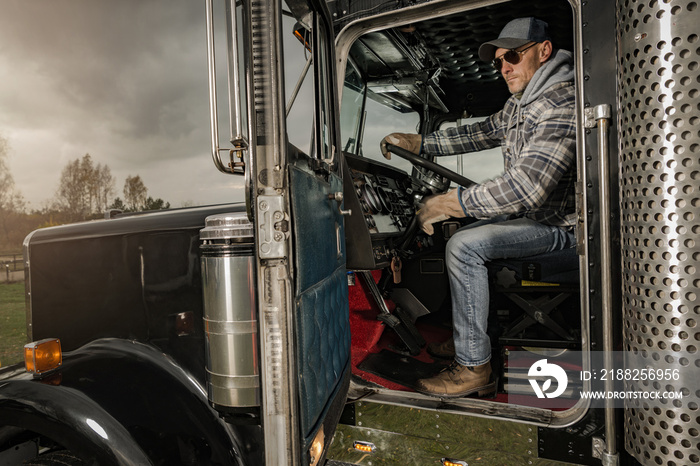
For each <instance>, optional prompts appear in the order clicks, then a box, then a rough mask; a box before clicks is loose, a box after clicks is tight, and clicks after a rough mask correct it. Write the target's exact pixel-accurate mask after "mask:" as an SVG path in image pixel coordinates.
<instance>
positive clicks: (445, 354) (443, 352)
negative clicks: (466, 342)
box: [428, 337, 455, 359]
mask: <svg viewBox="0 0 700 466" xmlns="http://www.w3.org/2000/svg"><path fill="white" fill-rule="evenodd" d="M428 354H430V355H432V356H435V357H437V358H445V359H454V357H455V341H454V339H453V338H452V337H450V338H449V339H447V340H445V341H443V342H442V343H430V344H429V345H428Z"/></svg>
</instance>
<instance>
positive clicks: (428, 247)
mask: <svg viewBox="0 0 700 466" xmlns="http://www.w3.org/2000/svg"><path fill="white" fill-rule="evenodd" d="M693 5H695V3H694V2H678V1H675V0H670V1H666V2H628V1H623V0H620V1H618V2H617V3H614V2H608V1H604V0H588V1H585V2H580V1H576V0H571V1H567V0H542V1H537V2H522V1H500V0H499V1H496V0H478V1H477V0H433V1H416V2H398V3H386V2H371V1H369V2H346V1H332V2H327V3H326V2H321V1H319V0H308V1H305V0H287V1H286V2H269V1H262V0H247V1H243V2H239V3H238V4H237V3H236V2H233V1H229V0H226V1H224V2H221V3H214V0H206V1H205V2H203V6H202V7H203V8H205V9H206V12H207V40H206V43H203V53H205V51H206V53H207V57H208V72H209V83H210V108H211V119H210V122H209V124H210V128H211V159H212V161H213V165H214V167H212V169H217V170H219V171H220V172H222V175H221V176H238V177H240V178H239V179H240V181H241V184H243V185H244V189H245V193H246V198H245V202H243V203H232V204H221V205H215V206H205V207H195V208H185V209H172V210H168V211H163V212H152V213H143V214H134V215H126V214H125V215H117V216H115V217H114V218H110V219H106V220H101V221H93V222H86V223H79V224H72V225H65V226H60V227H54V228H48V229H41V230H37V231H35V232H33V233H31V234H30V235H29V236H28V237H27V239H26V240H25V245H24V253H25V257H24V258H25V262H26V282H25V283H26V290H27V330H28V332H27V333H28V337H29V340H30V343H29V344H28V345H27V347H25V355H26V357H27V361H26V365H17V366H10V367H5V368H0V463H3V464H35V465H39V464H54V463H53V462H54V461H58V460H60V461H65V462H67V464H105V465H107V464H120V465H132V464H237V465H253V464H255V465H258V464H265V465H311V466H315V465H322V464H328V465H346V464H378V463H379V462H381V461H385V462H386V464H471V463H472V462H474V461H476V460H477V458H482V457H484V455H486V456H487V457H489V458H492V459H493V460H494V461H496V462H497V461H500V462H501V463H505V464H508V463H510V464H558V463H556V462H560V463H573V464H591V465H593V464H605V465H612V464H634V462H639V463H641V464H669V465H670V464H681V463H682V464H698V463H700V459H699V458H698V456H697V432H698V425H697V424H698V418H697V412H696V410H697V406H698V404H697V399H696V397H697V393H696V389H695V388H693V387H695V386H696V385H694V383H695V382H697V379H698V371H697V370H696V368H697V354H696V352H695V349H696V346H697V337H698V334H697V332H696V330H695V325H696V324H695V321H696V319H694V318H693V317H692V316H693V315H694V314H697V312H698V307H697V304H695V296H696V294H697V287H698V282H697V279H695V278H694V277H695V270H696V262H697V259H698V245H697V242H696V241H695V240H694V239H693V238H694V235H695V234H696V233H697V219H698V215H697V212H696V211H697V189H696V187H695V185H694V184H693V183H694V181H695V180H696V179H697V173H698V170H697V166H698V163H699V161H698V157H697V152H698V147H700V146H699V145H698V143H697V140H698V138H699V137H700V136H699V135H700V133H699V132H698V131H697V128H696V125H697V123H698V119H697V117H696V116H695V115H696V114H697V108H695V104H694V103H693V102H694V100H693V99H694V98H696V97H697V80H696V79H695V78H696V76H695V75H694V74H693V70H695V68H696V67H697V57H698V49H697V44H696V42H697V35H696V34H695V33H694V32H693V31H692V25H693V24H695V22H694V19H697V10H696V6H693ZM521 16H537V17H539V18H541V19H543V20H545V21H547V22H548V23H549V24H550V28H551V34H552V40H553V42H554V44H555V46H556V47H560V48H564V49H567V50H570V51H572V52H573V54H574V57H575V68H576V69H575V80H576V87H577V97H576V117H577V141H576V145H577V156H576V167H575V170H576V178H577V209H578V213H577V220H578V223H577V225H576V227H575V230H576V237H577V245H576V247H574V248H570V249H569V250H566V251H563V252H561V253H560V254H555V255H551V256H547V257H544V256H543V257H538V256H535V257H529V258H525V259H523V260H518V261H499V262H495V263H492V264H490V266H489V268H490V283H489V287H490V292H491V304H490V321H489V333H490V335H491V337H492V338H491V340H492V343H493V355H494V358H493V360H492V367H493V370H494V372H495V373H496V374H498V376H499V380H500V382H499V384H498V389H497V392H496V393H495V394H493V395H492V396H490V397H488V398H473V397H469V398H458V399H449V400H447V399H441V398H437V397H431V396H426V395H422V394H420V393H417V392H416V391H415V389H414V384H415V381H416V380H417V379H418V378H422V377H425V376H429V375H432V374H434V373H436V372H437V371H439V370H441V369H442V368H443V367H445V366H446V365H447V364H448V363H449V360H444V359H441V358H436V357H434V356H432V355H430V354H428V353H427V351H426V347H427V344H429V343H431V342H438V341H442V340H444V339H446V338H448V337H449V336H450V334H451V328H450V325H451V324H450V319H451V313H452V310H451V309H450V300H449V293H450V290H449V284H448V281H447V275H446V270H445V262H444V248H445V244H446V242H447V241H448V240H449V238H450V237H451V235H452V234H454V232H455V231H456V230H457V229H459V228H461V227H462V226H464V225H466V224H468V222H469V220H466V221H462V220H454V219H449V220H446V221H444V222H442V223H441V224H439V225H437V227H436V233H435V234H434V235H430V236H429V235H426V234H424V233H422V232H420V231H419V230H418V229H417V225H416V221H415V214H416V210H417V209H418V206H419V205H420V203H421V200H422V199H423V198H424V197H425V196H429V195H432V194H437V193H442V192H446V191H447V190H449V189H453V188H455V187H456V186H466V185H468V184H470V183H473V182H477V183H478V182H481V181H483V180H486V179H489V178H492V177H495V176H498V174H499V173H500V172H501V171H502V169H503V167H502V156H501V155H500V154H499V153H498V151H497V152H496V153H493V152H489V153H476V154H469V155H463V156H455V157H452V158H442V159H438V160H433V159H430V158H425V157H421V156H419V155H416V154H410V153H408V154H397V153H396V152H394V154H395V156H394V157H393V158H392V159H391V160H390V161H389V160H386V159H384V158H383V157H382V155H381V152H380V150H379V141H380V140H381V138H383V137H384V136H385V135H387V134H389V133H392V132H415V133H421V134H427V133H429V132H431V131H434V130H436V129H440V128H445V127H447V126H450V125H461V124H465V123H467V122H473V121H478V120H480V119H483V118H485V117H487V116H488V115H490V114H492V113H494V112H496V111H498V110H499V109H500V108H502V106H503V104H504V102H505V100H506V99H507V98H508V96H509V93H508V90H507V87H506V86H505V84H504V83H503V82H502V78H501V77H500V75H499V73H498V72H497V71H496V70H495V69H494V68H493V67H492V66H491V65H490V64H488V63H484V62H481V61H480V60H479V59H478V57H477V49H478V46H479V45H480V44H481V43H482V42H484V41H486V40H489V39H492V38H495V37H497V35H498V33H499V31H500V30H501V28H502V27H503V25H504V24H505V23H507V22H508V21H509V20H510V19H513V18H516V17H521ZM669 18H671V19H672V21H671V20H670V19H669ZM221 19H223V20H224V21H221ZM222 24H223V31H220V30H218V29H217V27H218V26H217V25H222ZM285 34H286V35H285ZM292 34H293V35H294V36H296V38H297V39H298V40H297V39H294V38H293V35H292ZM222 37H223V39H222ZM221 44H225V47H224V48H223V50H222V48H221ZM217 47H218V48H217ZM293 60H296V62H295V65H297V66H296V67H297V68H298V69H300V70H301V73H300V74H301V76H298V75H295V74H292V73H291V72H290V69H291V67H290V66H289V65H290V64H291V63H292V61H293ZM223 63H225V64H226V66H222V64H223ZM301 63H304V64H303V66H299V65H301ZM222 79H226V80H227V82H228V88H227V90H226V91H224V90H223V89H222V88H221V87H220V86H219V81H221V80H222ZM293 82H296V83H297V84H296V85H295V86H294V87H293V88H292V87H291V86H289V84H290V83H293ZM285 83H286V84H287V85H285ZM290 89H293V90H292V91H291V92H290V91H289V90H290ZM222 106H228V107H229V112H228V117H227V118H226V117H223V116H222V115H223V114H224V113H226V112H224V111H221V110H220V107H222ZM226 119H228V120H229V127H228V128H227V130H228V131H227V132H228V134H226V135H224V134H223V133H224V132H225V131H224V130H222V129H221V130H220V127H219V122H220V121H223V120H226ZM298 128H305V130H304V131H301V130H299V129H298ZM202 163H210V162H209V161H202ZM652 172H653V173H652ZM193 183H196V180H193ZM58 264H62V265H63V267H61V268H59V267H58V266H57V265H58ZM65 264H69V269H68V270H66V268H65ZM616 352H617V353H625V352H627V353H634V354H635V355H638V354H639V355H641V357H642V358H644V364H647V365H648V368H652V367H657V366H658V364H659V358H661V359H665V358H667V357H668V358H670V359H667V360H666V363H668V364H669V365H670V366H669V368H670V370H675V369H678V372H677V373H678V378H676V379H673V380H667V381H666V385H665V388H666V389H668V390H671V389H673V390H677V391H679V392H683V393H686V392H687V397H686V398H685V399H684V400H675V401H674V402H672V403H668V404H665V405H663V406H661V407H660V406H659V405H655V404H648V403H647V404H645V403H643V402H636V401H629V402H626V403H625V405H624V407H620V406H615V405H614V404H613V403H612V402H607V401H606V402H605V403H602V404H598V405H594V404H593V403H592V401H591V400H589V399H583V398H580V397H577V396H574V395H573V394H572V393H574V392H575V391H576V390H579V391H580V390H590V391H595V390H598V391H612V390H616V389H619V388H620V386H621V385H624V386H625V387H626V388H629V389H633V388H645V389H648V388H649V384H644V383H641V384H637V382H636V381H634V380H624V377H623V379H622V380H620V379H615V380H613V379H612V378H605V377H593V376H592V374H593V373H594V372H595V371H596V370H597V371H598V374H600V373H601V371H605V372H606V373H610V372H608V371H614V370H617V368H619V366H617V365H616V364H617V362H616V361H614V360H612V355H613V354H614V353H616ZM654 355H656V356H654ZM515 356H518V357H515ZM544 359H549V361H550V363H551V362H553V361H554V362H558V363H560V364H562V365H564V366H565V367H566V368H567V370H568V371H569V372H571V373H575V374H588V375H589V376H588V377H583V376H580V377H579V378H578V380H574V379H572V380H573V381H574V382H575V383H572V387H573V389H570V391H571V393H568V395H566V396H564V397H562V398H561V399H560V400H558V402H557V403H556V404H552V403H544V402H543V401H542V400H541V397H538V396H537V392H535V391H533V389H532V388H533V385H532V384H531V380H530V379H529V377H530V374H529V373H528V369H529V368H531V367H534V366H535V365H536V363H537V361H541V360H544ZM545 363H546V361H545ZM538 367H539V366H538ZM694 368H695V370H694ZM671 373H672V374H675V373H676V372H671ZM623 374H624V372H623ZM625 384H626V385H625ZM659 386H661V385H659ZM436 419H439V421H437V420H436ZM433 426H435V427H433ZM440 426H443V428H442V429H441V428H440ZM445 426H450V427H449V431H448V432H449V433H446V432H445V431H444V428H445ZM481 438H488V439H491V440H490V442H496V443H495V446H494V445H493V444H491V443H488V442H487V443H479V442H477V441H476V439H481ZM489 445H490V446H489ZM467 447H468V448H467Z"/></svg>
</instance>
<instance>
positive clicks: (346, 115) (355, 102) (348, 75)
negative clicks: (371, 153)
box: [340, 63, 366, 155]
mask: <svg viewBox="0 0 700 466" xmlns="http://www.w3.org/2000/svg"><path fill="white" fill-rule="evenodd" d="M365 89H366V85H365V83H364V82H362V77H361V76H360V73H359V71H357V70H356V69H355V67H354V66H353V65H352V63H348V66H347V68H346V70H345V84H344V85H343V99H342V102H341V104H340V140H341V147H342V149H343V151H345V152H348V153H350V154H354V155H358V154H360V153H361V150H362V144H361V143H362V133H363V123H364V120H365V114H366V111H365Z"/></svg>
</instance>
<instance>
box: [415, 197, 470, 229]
mask: <svg viewBox="0 0 700 466" xmlns="http://www.w3.org/2000/svg"><path fill="white" fill-rule="evenodd" d="M416 215H418V226H419V227H420V229H421V230H423V231H424V232H426V233H427V234H429V235H432V234H433V233H435V230H434V229H433V224H434V223H438V222H442V221H443V220H447V219H448V218H450V217H457V218H461V217H466V214H465V213H464V210H462V206H461V204H460V203H459V198H458V190H456V189H454V190H452V191H449V192H447V193H445V194H438V195H435V196H430V197H427V198H425V199H423V203H422V204H421V206H420V210H419V211H418V212H417V214H416Z"/></svg>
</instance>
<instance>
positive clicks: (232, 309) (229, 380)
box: [199, 212, 260, 421]
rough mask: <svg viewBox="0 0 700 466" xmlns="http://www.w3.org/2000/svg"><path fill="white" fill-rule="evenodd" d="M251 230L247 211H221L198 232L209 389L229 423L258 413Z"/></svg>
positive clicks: (256, 330) (258, 371) (256, 343)
mask: <svg viewBox="0 0 700 466" xmlns="http://www.w3.org/2000/svg"><path fill="white" fill-rule="evenodd" d="M253 228H254V227H253V224H252V223H250V221H249V220H248V218H247V216H246V214H245V212H239V213H232V214H219V215H212V216H210V217H207V219H206V221H205V228H204V229H202V230H201V231H200V234H199V238H200V241H201V245H200V250H201V253H202V259H201V264H202V292H203V296H204V328H205V334H206V364H207V365H206V370H207V392H208V397H209V401H210V402H211V403H212V405H213V406H214V408H216V409H217V410H218V411H220V412H221V413H222V414H224V415H225V417H227V418H228V420H229V421H235V420H236V419H238V420H246V419H247V420H250V419H251V418H258V417H259V406H260V366H259V364H260V363H259V356H258V322H257V311H256V299H255V296H256V291H255V284H256V278H255V258H254V252H253V251H254V238H253V232H254V229H253Z"/></svg>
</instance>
